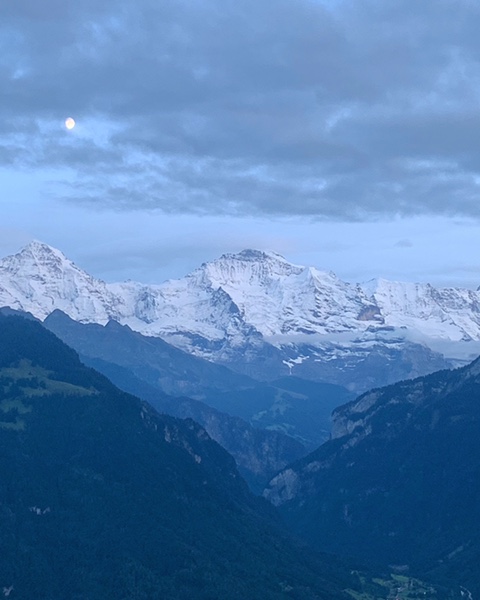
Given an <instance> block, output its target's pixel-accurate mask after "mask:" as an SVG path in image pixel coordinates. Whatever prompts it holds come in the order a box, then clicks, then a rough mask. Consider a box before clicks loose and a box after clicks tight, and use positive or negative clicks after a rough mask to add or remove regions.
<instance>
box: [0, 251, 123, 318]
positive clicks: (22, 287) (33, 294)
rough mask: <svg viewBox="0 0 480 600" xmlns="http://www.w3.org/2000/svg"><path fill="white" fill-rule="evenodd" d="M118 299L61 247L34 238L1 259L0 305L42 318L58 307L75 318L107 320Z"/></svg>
mask: <svg viewBox="0 0 480 600" xmlns="http://www.w3.org/2000/svg"><path fill="white" fill-rule="evenodd" d="M119 302H121V300H120V299H118V298H114V297H112V294H111V293H110V292H109V290H108V288H107V285H106V284H105V282H103V281H101V280H100V279H95V278H94V277H92V276H91V275H89V274H88V273H86V272H85V271H83V270H82V269H80V268H79V267H77V266H76V265H75V264H74V263H73V262H72V261H71V260H69V259H68V258H67V257H66V256H65V255H64V254H63V253H62V252H61V251H60V250H57V249H56V248H52V247H51V246H49V245H48V244H44V243H42V242H39V241H37V240H34V241H32V242H30V243H29V244H28V245H27V246H25V247H24V248H22V249H21V250H20V251H19V252H18V253H17V254H14V255H12V256H7V257H6V258H3V259H2V260H0V305H2V306H10V307H11V308H14V309H17V310H24V311H28V312H31V313H32V314H33V315H35V316H36V317H38V318H40V319H44V318H45V317H47V316H48V315H49V314H50V313H51V312H53V311H54V310H55V309H60V310H63V311H64V312H66V313H67V314H69V315H70V316H71V317H72V318H74V319H76V320H78V321H90V320H91V318H92V317H93V316H94V318H95V320H96V321H97V322H103V323H105V322H107V321H108V319H109V318H110V317H111V316H112V315H113V314H114V313H115V305H116V304H118V303H119Z"/></svg>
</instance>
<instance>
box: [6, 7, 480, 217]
mask: <svg viewBox="0 0 480 600" xmlns="http://www.w3.org/2000/svg"><path fill="white" fill-rule="evenodd" d="M479 26H480V7H478V6H477V5H476V4H475V3H473V2H471V1H469V0H455V1H454V0H442V2H438V0H425V1H423V2H418V1H414V0H407V1H405V0H401V1H400V0H392V1H391V2H383V1H382V0H365V2H361V3H358V2H354V1H353V0H343V1H341V0H340V1H338V2H327V1H324V2H321V1H320V0H298V1H296V2H292V1H291V0H278V2H276V3H275V10H273V8H272V4H271V2H267V0H255V1H254V0H245V1H244V2H241V3H239V2H233V0H223V1H222V2H220V1H219V0H203V1H202V2H201V3H194V2H188V1H187V0H183V1H182V0H175V1H174V0H165V1H164V2H157V1H154V0H138V1H137V2H135V3H132V2H127V1H126V0H118V1H116V2H113V0H104V1H103V2H101V3H98V2H97V3H95V2H93V0H76V1H75V2H74V1H73V0H44V1H43V2H42V3H40V4H39V3H38V1H37V0H17V1H16V2H5V3H2V5H1V7H0V40H1V42H0V85H1V87H2V90H4V93H3V94H2V96H1V97H0V111H1V113H2V115H3V118H2V120H1V121H0V164H2V165H8V166H9V167H10V168H25V167H28V168H34V169H39V170H42V169H49V170H56V171H58V170H62V171H63V173H64V175H63V176H62V177H59V178H58V182H59V185H58V187H57V192H56V193H57V196H58V197H61V198H63V199H64V200H65V201H67V202H68V201H69V202H76V203H82V204H85V205H87V206H92V207H97V208H105V209H108V210H110V209H115V210H120V211H123V210H146V209H152V208H157V209H160V210H162V211H164V212H166V213H176V212H178V213H195V214H228V215H300V216H307V217H314V218H322V219H334V220H350V221H362V220H370V219H375V218H385V217H387V218H389V217H394V216H398V215H401V216H406V215H419V214H440V215H452V216H453V215H464V216H471V217H474V218H478V217H479V202H478V198H479V192H480V187H479V186H480V164H479V160H480V159H479V158H478V157H479V156H480V152H479V151H480V138H479V136H478V130H479V126H480V116H479V115H480V113H479V112H478V106H479V101H480V64H479V63H478V60H477V57H478V53H479V51H480V40H479V39H478V29H479ZM70 115H71V116H73V117H74V118H75V119H76V121H77V123H78V125H77V128H76V129H75V130H74V132H71V133H67V132H66V131H65V128H64V127H63V121H64V119H65V117H66V116H70ZM48 191H49V193H52V188H51V187H49V190H48Z"/></svg>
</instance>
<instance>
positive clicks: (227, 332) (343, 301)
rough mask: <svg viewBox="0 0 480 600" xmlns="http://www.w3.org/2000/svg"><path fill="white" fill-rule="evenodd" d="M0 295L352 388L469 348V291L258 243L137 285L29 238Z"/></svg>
mask: <svg viewBox="0 0 480 600" xmlns="http://www.w3.org/2000/svg"><path fill="white" fill-rule="evenodd" d="M0 305H6V306H10V307H11V308H14V309H18V310H24V311H28V312H31V313H32V314H34V316H36V317H38V318H40V319H42V320H43V319H45V318H46V317H47V316H48V314H50V313H51V312H53V310H55V309H60V310H62V311H63V312H65V313H66V314H68V315H69V316H70V317H71V318H73V319H75V320H77V321H80V322H83V323H99V324H102V325H105V324H106V323H108V321H109V320H116V321H118V322H119V323H121V324H123V325H128V326H129V327H131V328H132V329H133V330H135V331H138V332H140V333H142V334H144V335H150V336H157V337H161V338H162V339H164V340H165V341H167V342H169V343H171V344H173V345H175V346H177V347H178V348H180V349H182V350H185V351H187V352H189V353H191V354H193V355H196V356H200V357H203V358H206V359H207V360H210V361H212V362H217V363H220V364H225V365H227V366H230V367H231V368H233V369H234V370H237V371H239V372H243V373H245V374H248V375H250V376H253V377H254V378H257V379H268V378H269V377H270V378H277V377H281V376H284V375H288V374H289V373H293V374H295V375H298V376H299V377H303V378H311V379H316V380H317V381H320V380H325V381H330V382H332V383H338V384H341V385H346V384H347V385H350V386H351V388H352V389H354V390H356V391H362V390H365V389H368V387H372V385H385V384H386V383H391V382H393V381H395V380H398V379H402V378H405V377H415V376H418V375H423V374H425V373H427V372H432V371H434V370H438V369H439V368H442V367H448V366H452V365H454V364H461V363H462V362H465V361H466V360H467V359H468V358H469V357H470V358H473V356H475V355H476V354H477V352H480V292H477V291H473V290H465V289H461V288H444V289H437V288H434V287H433V286H431V285H429V284H410V283H401V282H388V281H387V280H381V279H380V280H377V281H375V282H372V281H371V282H368V283H367V284H352V283H348V282H344V281H342V280H341V279H339V278H338V277H337V276H336V275H335V274H334V273H332V272H328V271H319V270H318V269H316V268H314V267H303V266H300V265H294V264H292V263H289V262H288V261H287V260H286V259H285V258H283V257H281V256H280V255H278V254H276V253H274V252H264V251H259V250H244V251H242V252H239V253H237V254H224V255H222V256H221V257H220V258H218V259H216V260H214V261H212V262H209V263H204V264H203V265H201V266H200V267H198V268H197V269H195V270H194V271H193V272H191V273H190V274H188V275H186V276H185V277H183V278H181V279H176V280H168V281H166V282H164V283H162V284H155V285H146V284H141V283H136V282H131V281H129V282H124V283H105V282H104V281H102V280H100V279H96V278H94V277H92V276H90V275H88V274H87V273H86V272H85V271H82V270H81V269H79V268H78V267H77V266H76V265H75V264H74V263H73V262H72V261H70V260H69V259H67V258H66V257H65V256H64V255H63V254H62V253H61V252H60V251H58V250H55V249H54V248H51V247H50V246H48V245H46V244H42V243H41V242H38V241H35V242H32V243H31V244H29V245H27V246H26V247H25V248H24V249H23V250H21V251H20V252H19V253H17V254H16V255H13V256H10V257H7V258H4V259H2V260H0ZM402 355H403V358H402ZM394 359H395V360H394ZM393 362H394V363H395V368H394V369H393V370H392V374H391V379H388V377H389V376H390V375H389V370H388V369H385V367H386V366H387V365H388V367H389V369H390V367H391V366H392V364H393ZM374 364H375V365H376V366H377V367H378V365H382V366H383V368H380V369H378V368H376V369H375V368H374V366H373V365H374ZM375 370H376V372H377V375H375ZM379 373H380V374H381V375H380V378H378V377H379V376H378V374H379ZM376 377H377V379H376ZM382 377H383V379H382ZM363 381H364V382H365V383H364V384H362V382H363ZM362 385H364V387H363V388H362Z"/></svg>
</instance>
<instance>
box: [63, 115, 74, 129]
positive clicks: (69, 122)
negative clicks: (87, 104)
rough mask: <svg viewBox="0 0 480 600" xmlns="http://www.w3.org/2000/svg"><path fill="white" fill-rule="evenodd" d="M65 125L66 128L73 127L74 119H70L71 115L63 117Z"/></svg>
mask: <svg viewBox="0 0 480 600" xmlns="http://www.w3.org/2000/svg"><path fill="white" fill-rule="evenodd" d="M65 127H66V128H67V129H73V128H74V127H75V119H72V117H68V119H65Z"/></svg>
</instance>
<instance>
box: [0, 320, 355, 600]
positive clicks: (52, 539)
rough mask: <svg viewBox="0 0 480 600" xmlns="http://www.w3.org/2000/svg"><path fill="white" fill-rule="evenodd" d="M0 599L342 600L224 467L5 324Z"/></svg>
mask: <svg viewBox="0 0 480 600" xmlns="http://www.w3.org/2000/svg"><path fill="white" fill-rule="evenodd" d="M0 557H1V560H0V590H1V589H3V588H5V589H7V590H8V589H10V587H11V586H13V589H12V591H11V592H10V595H9V598H10V600H16V599H22V600H33V599H35V600H59V599H61V600H70V599H72V600H87V599H88V600H108V599H112V600H127V599H128V600H130V599H132V600H133V599H136V600H137V599H145V600H155V599H158V600H160V599H162V600H164V599H168V600H170V599H171V600H176V599H185V600H187V599H188V600H195V599H197V598H198V599H205V600H207V599H211V600H212V599H219V600H220V599H233V600H235V599H238V600H240V599H242V600H244V599H245V598H248V599H253V600H255V599H259V600H265V599H266V600H268V599H272V600H273V599H275V600H276V599H283V598H285V599H286V598H297V599H299V600H300V599H301V600H304V599H313V598H322V599H325V600H327V599H328V600H334V599H336V598H338V599H339V600H340V598H345V596H344V595H343V594H342V592H341V589H342V588H347V587H351V586H352V585H355V581H352V580H351V576H350V573H349V571H348V570H345V569H344V568H343V567H342V566H340V565H338V564H336V563H335V562H333V561H332V560H331V559H327V558H320V557H312V556H309V555H307V554H305V553H303V551H302V550H300V549H298V548H297V547H295V546H293V545H292V543H291V542H289V541H288V540H287V539H286V538H284V537H283V536H282V535H281V534H280V533H279V532H278V530H277V525H276V524H275V519H274V517H273V516H272V514H271V513H270V509H269V508H268V506H267V505H266V504H265V503H264V502H263V501H262V500H260V499H257V498H255V497H254V496H252V495H251V494H250V493H249V491H248V489H247V487H246V485H245V483H244V482H243V480H242V479H241V478H240V477H239V475H238V472H237V471H236V468H235V465H234V462H233V459H232V458H231V457H230V456H229V455H228V454H227V453H226V452H225V451H224V450H222V449H221V448H220V446H218V445H217V444H216V443H215V442H213V441H212V440H211V439H210V438H209V437H208V436H207V434H206V433H205V431H204V430H203V429H201V428H200V427H199V426H198V425H196V424H195V423H194V422H193V421H188V420H187V421H180V420H177V419H174V418H170V417H165V416H160V415H159V414H158V413H156V412H155V411H154V410H153V409H152V408H150V407H149V405H147V404H145V403H142V402H141V401H140V400H138V399H136V398H135V397H133V396H130V395H128V394H126V393H123V392H120V391H119V390H118V389H117V388H115V387H114V386H113V385H112V384H111V383H110V382H109V381H108V380H107V379H105V378H104V377H103V376H101V375H99V374H98V373H96V372H95V371H93V370H92V369H88V368H86V367H84V366H83V365H82V364H81V363H80V362H79V360H78V357H77V355H76V354H75V352H74V351H72V350H70V349H69V348H68V347H66V346H65V345H64V344H63V343H61V342H60V341H59V340H58V339H57V338H56V337H55V336H54V335H53V334H51V333H49V332H47V331H45V330H44V329H43V328H42V327H41V326H40V325H38V324H37V323H34V322H29V321H26V320H24V319H21V318H16V317H0Z"/></svg>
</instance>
